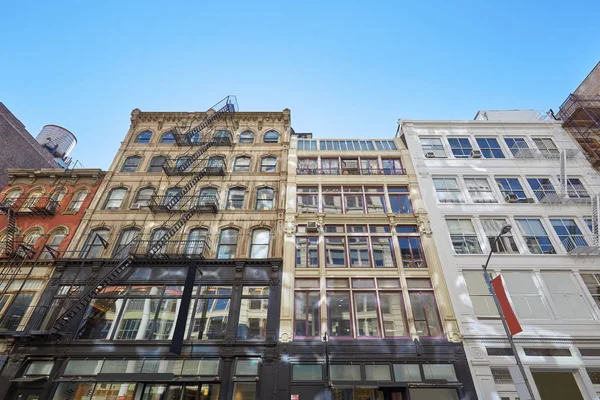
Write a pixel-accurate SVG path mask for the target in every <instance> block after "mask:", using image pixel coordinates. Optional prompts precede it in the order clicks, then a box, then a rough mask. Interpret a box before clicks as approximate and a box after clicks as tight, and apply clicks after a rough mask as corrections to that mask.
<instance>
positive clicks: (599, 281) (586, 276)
mask: <svg viewBox="0 0 600 400" xmlns="http://www.w3.org/2000/svg"><path fill="white" fill-rule="evenodd" d="M581 278H582V279H583V282H585V286H586V287H587V289H588V291H589V292H590V294H591V295H592V298H593V299H594V301H595V302H596V305H597V306H598V307H599V308H600V273H598V274H595V273H581Z"/></svg>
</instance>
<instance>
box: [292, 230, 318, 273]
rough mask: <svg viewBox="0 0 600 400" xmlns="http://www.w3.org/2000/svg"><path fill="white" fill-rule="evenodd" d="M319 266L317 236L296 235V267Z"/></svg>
mask: <svg viewBox="0 0 600 400" xmlns="http://www.w3.org/2000/svg"><path fill="white" fill-rule="evenodd" d="M318 267H319V238H318V237H316V236H309V237H296V268H318Z"/></svg>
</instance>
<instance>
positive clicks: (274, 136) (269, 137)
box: [264, 131, 279, 143]
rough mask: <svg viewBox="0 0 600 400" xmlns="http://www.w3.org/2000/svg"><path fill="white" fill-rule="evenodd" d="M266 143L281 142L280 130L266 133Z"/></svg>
mask: <svg viewBox="0 0 600 400" xmlns="http://www.w3.org/2000/svg"><path fill="white" fill-rule="evenodd" d="M264 141H265V143H277V142H279V132H277V131H269V132H267V133H265V138H264Z"/></svg>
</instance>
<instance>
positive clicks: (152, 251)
mask: <svg viewBox="0 0 600 400" xmlns="http://www.w3.org/2000/svg"><path fill="white" fill-rule="evenodd" d="M197 208H198V207H197V206H192V207H191V208H190V209H189V210H188V211H186V212H185V213H184V214H183V215H182V216H181V218H179V219H178V220H177V222H175V224H173V226H171V227H170V228H169V230H168V231H167V232H166V233H165V234H164V235H163V236H162V237H161V238H160V239H158V240H157V241H156V242H154V243H152V245H151V246H150V247H148V251H147V252H146V254H147V255H148V257H150V258H151V257H153V256H154V255H156V254H157V253H159V254H160V251H161V249H162V248H163V246H164V245H165V244H166V243H167V242H168V241H169V240H170V239H171V238H172V237H173V236H175V234H176V233H177V231H179V230H180V229H181V228H182V227H183V226H184V225H185V224H186V223H187V222H188V221H189V220H190V218H192V215H194V214H195V213H196V211H197Z"/></svg>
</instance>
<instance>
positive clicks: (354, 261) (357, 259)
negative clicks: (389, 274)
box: [346, 236, 371, 268]
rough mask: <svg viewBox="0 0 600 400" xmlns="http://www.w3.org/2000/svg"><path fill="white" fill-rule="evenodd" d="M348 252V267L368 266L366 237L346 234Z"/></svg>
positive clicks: (369, 264) (369, 263) (369, 262)
mask: <svg viewBox="0 0 600 400" xmlns="http://www.w3.org/2000/svg"><path fill="white" fill-rule="evenodd" d="M346 240H347V241H348V253H349V256H350V267H353V268H370V267H371V260H370V257H369V240H368V238H366V237H355V236H348V237H347V238H346Z"/></svg>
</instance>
